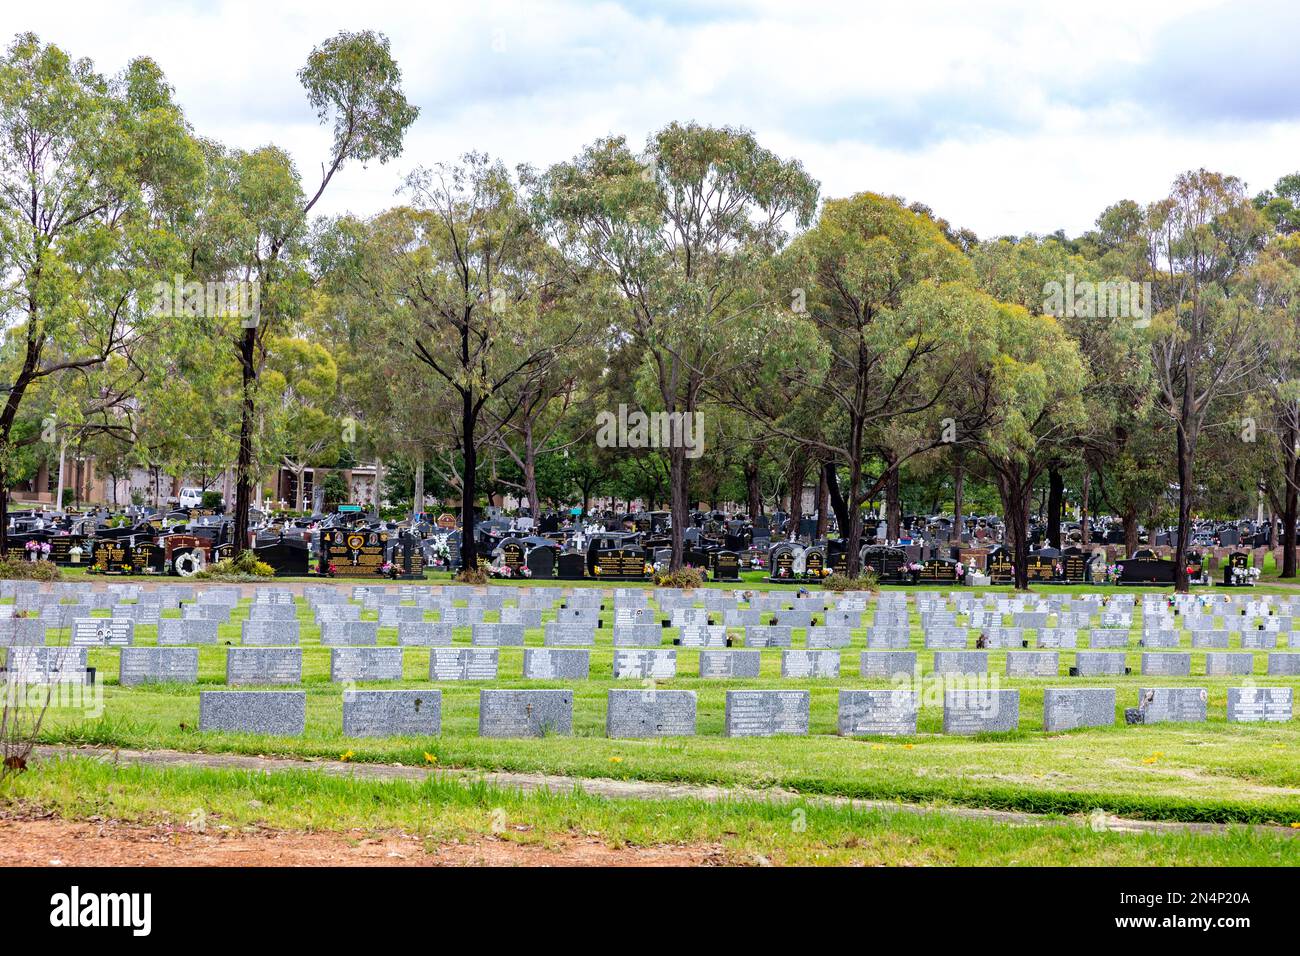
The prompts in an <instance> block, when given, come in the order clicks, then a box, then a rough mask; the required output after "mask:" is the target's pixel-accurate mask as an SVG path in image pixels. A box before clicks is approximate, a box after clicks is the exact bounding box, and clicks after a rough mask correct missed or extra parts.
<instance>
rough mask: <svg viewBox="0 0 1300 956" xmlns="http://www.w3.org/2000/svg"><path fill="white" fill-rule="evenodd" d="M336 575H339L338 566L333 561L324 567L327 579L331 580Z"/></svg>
mask: <svg viewBox="0 0 1300 956" xmlns="http://www.w3.org/2000/svg"><path fill="white" fill-rule="evenodd" d="M338 573H339V566H338V565H337V564H335V563H334V562H333V561H331V562H330V563H329V564H328V565H326V567H325V574H326V575H327V576H328V577H331V578H332V577H335V576H336V575H337V574H338Z"/></svg>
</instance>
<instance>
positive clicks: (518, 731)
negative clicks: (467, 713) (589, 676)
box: [478, 689, 573, 737]
mask: <svg viewBox="0 0 1300 956" xmlns="http://www.w3.org/2000/svg"><path fill="white" fill-rule="evenodd" d="M478 701H479V707H478V733H479V736H480V737H541V736H544V735H546V734H563V735H568V734H572V733H573V691H571V690H486V689H484V690H481V691H479V698H478Z"/></svg>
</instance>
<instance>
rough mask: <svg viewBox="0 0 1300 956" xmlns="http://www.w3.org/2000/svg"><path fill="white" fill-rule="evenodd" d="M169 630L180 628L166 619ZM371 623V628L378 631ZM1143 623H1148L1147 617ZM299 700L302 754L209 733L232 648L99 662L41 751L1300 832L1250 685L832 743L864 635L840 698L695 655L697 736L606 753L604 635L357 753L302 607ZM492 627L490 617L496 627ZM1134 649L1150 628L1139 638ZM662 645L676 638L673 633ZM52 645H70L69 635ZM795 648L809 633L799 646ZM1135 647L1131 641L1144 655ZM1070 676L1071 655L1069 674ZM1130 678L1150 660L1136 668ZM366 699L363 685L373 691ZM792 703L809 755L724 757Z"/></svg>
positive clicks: (767, 657) (1130, 688) (813, 685)
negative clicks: (609, 783)
mask: <svg viewBox="0 0 1300 956" xmlns="http://www.w3.org/2000/svg"><path fill="white" fill-rule="evenodd" d="M171 613H175V612H171ZM246 614H247V605H246V604H245V605H241V606H240V607H239V608H237V609H236V611H235V622H234V623H232V624H229V625H224V626H223V628H222V635H221V636H222V639H223V640H230V641H231V642H234V643H237V642H238V635H239V623H238V622H239V620H241V619H242V618H243V617H245V616H246ZM375 615H376V612H373V611H370V612H366V615H365V616H366V617H367V618H370V619H373V618H374V617H375ZM1139 615H1140V612H1139ZM299 616H300V621H301V623H302V642H303V662H304V663H303V671H304V680H303V685H302V686H303V689H304V690H305V691H306V695H307V728H306V733H305V734H304V735H303V736H302V737H296V738H284V737H280V738H270V737H262V736H256V735H243V734H219V733H199V732H198V730H197V724H198V711H199V700H198V691H199V690H200V689H203V688H213V689H220V688H222V687H224V686H225V685H224V648H221V647H205V648H201V649H200V651H199V687H198V688H195V687H194V686H192V685H190V686H180V685H152V686H144V687H127V688H124V687H120V686H118V685H117V683H116V679H117V656H118V654H117V652H116V651H113V650H92V651H91V652H90V655H89V659H90V664H91V666H94V667H96V668H98V669H99V672H100V674H101V675H102V676H103V677H104V678H105V679H106V681H107V687H106V689H105V695H104V712H103V714H102V715H100V716H96V717H88V716H85V715H83V714H82V713H81V712H80V711H72V710H58V711H52V712H51V714H50V716H49V718H48V719H47V723H46V726H45V728H44V733H43V737H44V740H45V741H47V742H51V743H54V742H64V743H86V744H97V745H106V746H121V747H128V748H139V749H150V748H171V749H178V750H184V751H198V750H202V751H207V752H221V751H227V752H238V753H251V754H287V755H298V756H311V757H328V758H337V757H338V756H339V755H340V754H342V753H344V752H347V751H351V759H353V760H356V761H373V762H402V763H404V764H407V765H416V764H421V763H424V762H425V760H426V758H425V756H424V755H425V754H426V753H427V754H429V755H431V756H432V758H433V759H435V760H436V761H437V763H438V764H439V765H441V766H446V767H462V768H477V769H487V770H495V769H500V770H514V771H529V772H540V771H544V772H549V773H558V774H567V775H572V776H577V777H613V778H625V779H641V780H654V781H682V782H691V783H710V784H733V785H747V786H755V787H768V786H781V787H785V788H789V789H792V790H797V791H799V792H802V793H807V794H824V795H840V796H850V797H862V798H876V799H893V800H904V801H912V802H921V803H933V804H952V805H965V806H980V807H992V808H1000V809H1011V810H1022V811H1029V812H1038V813H1076V812H1084V811H1089V810H1093V809H1097V808H1099V809H1103V810H1105V811H1107V812H1110V813H1114V814H1118V815H1121V816H1129V817H1143V818H1149V819H1170V820H1194V821H1218V822H1229V821H1237V822H1273V823H1280V824H1293V823H1300V721H1296V720H1292V721H1290V722H1288V723H1286V724H1269V725H1261V724H1254V725H1243V724H1228V723H1227V722H1226V721H1225V714H1224V711H1225V702H1226V697H1227V688H1228V687H1229V686H1234V685H1239V684H1241V683H1242V680H1243V679H1242V678H1218V677H1216V678H1207V677H1205V676H1194V677H1190V678H1164V677H1161V678H1151V677H1147V678H1143V677H1141V676H1137V675H1136V673H1135V674H1134V676H1129V677H1117V678H1109V679H1080V678H1065V677H1061V678H1055V679H1050V680H1049V679H1039V680H1024V679H1016V680H1004V681H1003V682H1002V686H1009V687H1015V688H1019V689H1020V692H1021V701H1020V722H1021V730H1019V731H1017V732H1015V733H1011V734H1001V735H982V736H976V737H956V736H943V735H941V734H940V733H939V731H940V728H941V722H942V707H941V698H942V688H941V686H940V685H938V684H936V683H932V682H930V681H929V679H928V678H926V679H925V680H923V682H922V685H921V688H920V689H921V692H922V702H923V707H922V710H921V713H920V720H919V725H918V733H917V734H916V735H915V736H913V737H909V738H879V739H851V738H842V737H839V736H837V735H836V713H837V692H838V690H839V689H840V688H865V687H888V686H890V683H889V682H888V681H869V680H866V679H863V678H860V677H858V676H857V674H858V655H859V653H860V652H861V650H862V648H863V645H864V638H863V634H864V632H863V631H861V630H859V631H857V632H856V633H855V641H854V647H853V648H852V649H846V650H844V651H842V652H841V674H842V676H841V677H840V678H839V679H837V680H786V681H783V680H782V679H781V677H780V655H779V653H778V652H777V651H775V650H771V651H767V652H765V653H764V654H763V669H762V676H761V677H760V678H759V679H756V680H729V681H716V680H702V679H700V678H698V677H695V676H691V675H694V674H696V673H698V667H697V656H698V651H697V650H693V649H689V648H682V649H679V650H678V667H677V672H678V674H679V675H680V676H678V677H677V678H676V679H673V680H669V681H663V682H660V684H659V686H661V687H664V688H674V689H689V690H694V691H696V693H697V695H698V717H697V734H698V736H696V737H691V738H675V739H663V740H610V739H607V738H606V737H605V736H604V732H605V727H604V718H605V702H606V693H607V691H608V690H609V689H610V688H614V687H622V688H627V687H639V686H641V685H640V684H639V683H638V682H635V681H626V680H624V681H615V680H613V679H612V677H610V676H608V675H610V674H611V673H612V659H613V648H612V631H611V629H610V628H608V627H606V628H604V629H602V630H600V631H598V632H597V646H596V647H595V648H594V649H593V651H592V654H591V674H592V677H593V679H591V680H589V681H586V682H576V683H573V684H568V683H564V682H544V681H525V680H523V679H522V677H521V676H520V674H521V671H522V658H523V651H522V649H521V648H501V649H500V669H499V678H500V679H499V680H497V681H495V682H490V683H487V684H482V683H475V682H444V683H442V684H440V685H438V686H439V687H440V689H441V690H442V694H443V705H442V714H443V723H442V734H441V736H439V737H436V738H430V739H417V740H413V739H401V738H393V739H364V740H357V739H347V738H344V737H343V735H342V730H341V724H342V688H341V686H340V685H335V684H331V683H330V681H329V657H330V651H329V649H328V648H323V647H321V646H320V645H319V632H318V629H317V628H316V627H315V625H313V624H311V623H309V622H310V612H309V611H308V609H307V608H306V607H305V606H304V605H303V604H302V603H301V602H300V604H299ZM493 617H494V615H492V614H490V613H489V615H488V619H489V620H490V619H492V618H493ZM136 630H137V643H140V644H146V645H147V644H152V643H153V642H154V632H155V628H153V627H149V626H138V627H137V629H136ZM1135 630H1136V631H1139V632H1140V624H1137V623H1135ZM379 633H380V638H379V640H380V643H381V644H388V645H393V644H396V640H397V635H396V630H395V629H392V630H390V629H381V630H380V632H379ZM664 633H665V641H668V640H670V638H671V636H672V635H673V634H674V632H672V631H671V630H665V632H664ZM51 639H52V640H59V641H66V639H67V632H66V631H64V632H62V634H61V635H60V636H59V637H58V638H54V636H53V634H51ZM526 640H527V643H528V644H529V645H530V646H538V645H540V644H541V643H542V634H541V631H540V630H530V631H529V632H527V637H526ZM456 642H457V643H458V644H468V642H469V628H462V629H458V630H457V632H456ZM794 643H795V646H796V647H798V646H801V645H802V644H803V633H802V631H800V630H796V632H795V640H794ZM1133 644H1134V646H1136V633H1135V635H1134V637H1133ZM922 645H923V641H922V637H921V633H920V627H919V623H917V622H916V621H915V616H914V627H913V639H912V646H913V648H914V649H916V650H917V651H918V652H919V657H920V660H921V663H922V668H923V671H924V672H926V673H928V671H929V668H930V661H931V657H932V652H930V651H927V650H925V649H924V648H923V646H922ZM428 653H429V652H428V650H427V649H418V648H408V649H407V651H406V653H405V655H404V658H405V678H406V679H405V680H404V681H402V682H401V683H396V684H381V685H373V686H381V687H394V686H396V687H419V686H426V687H427V686H429V685H428V679H427V676H428ZM1204 656H1205V655H1204V651H1193V652H1192V673H1193V674H1202V673H1203V671H1204ZM1004 660H1005V652H1000V651H991V652H990V661H991V663H990V672H991V673H1002V672H1003V670H1004ZM1071 661H1072V658H1071V655H1070V652H1068V651H1067V652H1063V654H1062V667H1063V668H1064V667H1065V666H1068V664H1069V663H1070V662H1071ZM1264 662H1265V657H1264V655H1263V654H1262V653H1257V654H1256V655H1255V664H1256V673H1255V676H1254V678H1253V679H1254V680H1255V681H1256V682H1257V683H1259V684H1261V685H1283V686H1292V687H1300V679H1296V678H1270V677H1267V676H1265V675H1264V673H1263V671H1264ZM1129 664H1130V666H1131V667H1132V668H1133V670H1134V671H1135V672H1136V671H1137V670H1138V669H1139V668H1138V664H1139V653H1138V651H1137V650H1135V649H1134V650H1131V651H1130V653H1129ZM1066 682H1068V683H1069V684H1070V686H1076V685H1088V684H1092V685H1098V686H1113V687H1116V688H1118V691H1119V693H1118V699H1117V714H1116V720H1117V723H1116V724H1115V725H1114V726H1111V727H1106V728H1099V729H1091V730H1080V731H1074V732H1070V733H1062V734H1053V735H1047V734H1044V733H1043V731H1042V730H1041V727H1042V696H1043V688H1044V687H1046V686H1060V685H1062V684H1064V683H1066ZM1151 683H1157V684H1158V685H1160V686H1176V685H1187V686H1203V687H1207V688H1208V689H1209V721H1208V722H1207V723H1203V724H1160V725H1152V726H1142V727H1126V726H1124V725H1123V716H1122V708H1124V707H1127V706H1133V705H1135V704H1136V702H1137V694H1138V687H1139V686H1141V685H1143V684H1151ZM363 686H366V685H363ZM484 686H490V687H563V686H572V687H573V688H574V690H575V695H574V735H573V736H572V737H558V736H551V737H547V738H543V739H524V740H496V739H485V738H480V737H479V736H478V735H477V718H478V695H479V690H480V688H481V687H484ZM748 687H765V688H774V687H790V688H808V689H810V690H811V701H812V709H811V726H810V735H809V736H807V737H786V738H773V739H728V738H725V737H722V736H721V732H722V727H723V708H724V699H725V692H726V690H727V689H739V688H748Z"/></svg>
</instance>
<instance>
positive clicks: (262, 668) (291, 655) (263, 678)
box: [226, 647, 302, 684]
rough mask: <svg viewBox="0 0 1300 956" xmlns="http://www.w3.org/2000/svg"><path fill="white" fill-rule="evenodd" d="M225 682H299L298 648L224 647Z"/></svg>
mask: <svg viewBox="0 0 1300 956" xmlns="http://www.w3.org/2000/svg"><path fill="white" fill-rule="evenodd" d="M226 683H227V684H301V683H302V648H300V647H231V648H227V649H226Z"/></svg>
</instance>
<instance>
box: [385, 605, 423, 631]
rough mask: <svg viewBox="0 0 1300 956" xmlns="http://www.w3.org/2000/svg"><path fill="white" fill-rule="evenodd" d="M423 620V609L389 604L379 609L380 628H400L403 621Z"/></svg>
mask: <svg viewBox="0 0 1300 956" xmlns="http://www.w3.org/2000/svg"><path fill="white" fill-rule="evenodd" d="M423 620H424V608H422V607H412V606H410V605H408V604H400V605H399V604H389V605H385V606H384V607H381V608H380V609H379V626H380V627H400V626H401V625H402V623H403V622H404V621H406V622H414V621H423Z"/></svg>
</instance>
